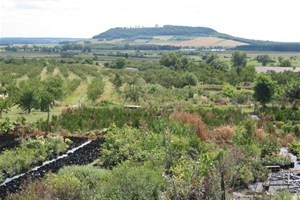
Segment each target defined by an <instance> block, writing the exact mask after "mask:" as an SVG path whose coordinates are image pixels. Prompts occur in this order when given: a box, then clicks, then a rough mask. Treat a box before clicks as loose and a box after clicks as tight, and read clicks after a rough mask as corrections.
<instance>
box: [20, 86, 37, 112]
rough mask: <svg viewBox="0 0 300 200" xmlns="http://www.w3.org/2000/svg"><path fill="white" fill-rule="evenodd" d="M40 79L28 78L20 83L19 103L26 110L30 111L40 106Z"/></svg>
mask: <svg viewBox="0 0 300 200" xmlns="http://www.w3.org/2000/svg"><path fill="white" fill-rule="evenodd" d="M38 85H39V83H38V80H28V81H22V82H21V83H20V84H19V92H18V99H17V102H16V103H17V105H18V106H19V107H20V108H21V109H22V110H24V111H27V112H28V113H30V112H31V110H32V109H33V108H38V104H39V102H38V98H37V94H38V89H37V88H38Z"/></svg>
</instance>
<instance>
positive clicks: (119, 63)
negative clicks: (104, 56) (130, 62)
mask: <svg viewBox="0 0 300 200" xmlns="http://www.w3.org/2000/svg"><path fill="white" fill-rule="evenodd" d="M125 65H126V59H125V58H118V59H117V60H116V62H115V68H117V69H122V68H123V67H125Z"/></svg>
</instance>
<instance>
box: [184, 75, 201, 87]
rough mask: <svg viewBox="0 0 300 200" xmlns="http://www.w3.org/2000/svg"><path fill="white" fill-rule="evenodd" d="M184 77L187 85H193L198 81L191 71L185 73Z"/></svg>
mask: <svg viewBox="0 0 300 200" xmlns="http://www.w3.org/2000/svg"><path fill="white" fill-rule="evenodd" d="M185 79H186V82H187V85H193V86H195V85H197V83H198V78H197V76H195V74H193V73H188V74H186V76H185Z"/></svg>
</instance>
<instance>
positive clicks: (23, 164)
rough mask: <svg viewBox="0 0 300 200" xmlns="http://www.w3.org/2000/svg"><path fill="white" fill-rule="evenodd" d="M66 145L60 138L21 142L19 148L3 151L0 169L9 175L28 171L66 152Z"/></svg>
mask: <svg viewBox="0 0 300 200" xmlns="http://www.w3.org/2000/svg"><path fill="white" fill-rule="evenodd" d="M67 147H68V145H67V144H66V143H65V142H64V140H63V138H62V137H61V136H53V137H52V136H49V137H47V138H43V137H40V138H36V139H30V138H29V139H27V140H25V139H24V140H23V141H22V142H21V145H20V147H17V148H15V149H13V150H5V151H4V152H3V153H2V154H1V155H0V169H2V170H5V171H6V172H7V173H9V174H10V175H13V174H17V173H20V172H21V171H23V170H26V169H30V167H32V166H34V165H36V164H37V163H38V162H42V161H45V160H46V159H47V158H48V157H50V156H55V155H58V154H59V153H61V152H64V151H66V150H67Z"/></svg>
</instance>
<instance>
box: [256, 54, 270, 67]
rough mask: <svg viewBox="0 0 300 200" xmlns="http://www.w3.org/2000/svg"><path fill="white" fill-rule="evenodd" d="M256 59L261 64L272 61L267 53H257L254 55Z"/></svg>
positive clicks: (264, 64)
mask: <svg viewBox="0 0 300 200" xmlns="http://www.w3.org/2000/svg"><path fill="white" fill-rule="evenodd" d="M256 60H257V61H258V62H260V63H261V64H262V65H263V66H266V65H267V64H268V63H270V62H272V58H271V57H270V56H269V55H268V54H263V55H258V56H256Z"/></svg>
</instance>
